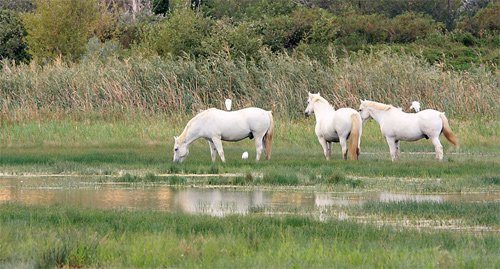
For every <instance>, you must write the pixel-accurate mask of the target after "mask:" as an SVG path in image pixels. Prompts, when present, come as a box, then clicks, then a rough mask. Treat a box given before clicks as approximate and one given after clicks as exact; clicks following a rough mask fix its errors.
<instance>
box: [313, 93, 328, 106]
mask: <svg viewBox="0 0 500 269" xmlns="http://www.w3.org/2000/svg"><path fill="white" fill-rule="evenodd" d="M312 96H313V98H312V100H311V101H312V102H313V103H315V102H321V103H326V104H330V103H328V101H326V99H325V98H323V97H321V95H319V94H313V95H312Z"/></svg>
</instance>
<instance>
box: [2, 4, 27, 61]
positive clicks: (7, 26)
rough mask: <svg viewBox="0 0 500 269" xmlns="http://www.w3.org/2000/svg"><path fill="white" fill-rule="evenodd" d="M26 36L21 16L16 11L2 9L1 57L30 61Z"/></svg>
mask: <svg viewBox="0 0 500 269" xmlns="http://www.w3.org/2000/svg"><path fill="white" fill-rule="evenodd" d="M25 36H26V30H25V29H24V26H23V25H22V23H21V20H20V18H19V17H18V16H17V15H16V14H15V13H14V12H11V11H7V10H3V11H0V59H10V60H15V61H17V62H27V61H29V59H30V56H29V54H28V52H27V45H26V43H25V41H24V38H25Z"/></svg>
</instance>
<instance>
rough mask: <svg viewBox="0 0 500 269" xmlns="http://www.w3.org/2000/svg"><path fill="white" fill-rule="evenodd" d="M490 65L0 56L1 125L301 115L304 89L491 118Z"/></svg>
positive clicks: (493, 77) (368, 56)
mask: <svg viewBox="0 0 500 269" xmlns="http://www.w3.org/2000/svg"><path fill="white" fill-rule="evenodd" d="M499 88H500V76H499V72H498V71H497V70H496V71H495V70H494V71H491V69H486V68H484V69H483V68H477V69H474V70H473V71H469V72H458V71H445V70H442V68H441V66H440V65H429V64H428V63H426V62H425V61H423V60H420V59H419V58H418V57H415V56H411V55H406V54H393V53H389V52H378V53H366V52H365V53H357V54H351V55H350V56H348V57H342V58H337V57H336V56H335V55H334V54H332V55H331V57H330V59H328V60H326V61H323V63H321V62H318V61H315V60H311V59H309V58H307V57H297V56H290V55H287V54H280V55H273V54H269V53H265V52H262V53H261V57H260V58H259V59H258V60H244V59H239V58H231V57H230V56H227V55H219V56H213V57H209V58H203V59H192V58H189V57H183V58H177V59H164V58H155V57H141V56H135V57H131V58H127V59H118V58H115V57H112V58H107V59H105V60H102V59H100V60H99V59H93V60H84V61H82V62H80V63H66V62H63V61H55V62H53V63H51V64H47V65H44V66H41V65H36V64H33V63H32V64H30V65H14V64H12V63H8V62H3V70H2V71H0V109H1V113H0V115H1V118H2V121H3V122H9V121H23V120H30V119H31V120H32V119H42V118H47V115H52V116H54V115H67V114H73V115H75V114H84V115H88V113H93V114H97V115H101V116H102V115H105V116H109V115H116V114H119V115H121V114H123V113H124V112H126V113H139V114H157V113H167V114H169V115H179V114H181V115H186V114H187V115H190V114H193V113H196V112H198V111H200V110H202V109H206V108H208V107H219V108H222V107H223V102H224V99H225V98H231V99H233V107H234V108H235V109H237V108H242V107H247V106H258V107H263V108H265V109H270V110H271V109H272V110H273V111H274V112H275V114H278V115H281V116H283V117H288V118H295V117H298V116H300V115H302V111H303V109H304V108H305V106H304V103H305V100H306V96H307V92H308V91H310V92H321V94H322V95H323V96H325V97H326V98H327V99H328V100H330V102H331V103H332V104H333V105H334V106H335V107H344V106H349V107H357V106H358V105H359V99H360V98H361V99H371V100H376V101H380V102H384V103H390V104H393V105H395V106H401V107H403V108H404V109H407V108H408V107H409V104H410V103H411V101H413V100H419V101H420V102H421V103H422V106H423V108H435V109H438V110H442V111H446V113H447V114H448V115H450V116H453V117H460V118H477V117H489V118H493V117H494V116H495V114H496V113H497V112H498V111H499V110H500V107H499V104H498V100H499V99H500V93H499V90H498V89H499Z"/></svg>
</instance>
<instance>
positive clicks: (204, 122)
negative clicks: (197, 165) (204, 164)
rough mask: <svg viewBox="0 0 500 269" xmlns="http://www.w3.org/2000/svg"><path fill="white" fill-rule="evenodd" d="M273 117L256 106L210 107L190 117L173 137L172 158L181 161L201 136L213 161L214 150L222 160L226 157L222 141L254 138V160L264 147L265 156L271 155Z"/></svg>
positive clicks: (214, 156)
mask: <svg viewBox="0 0 500 269" xmlns="http://www.w3.org/2000/svg"><path fill="white" fill-rule="evenodd" d="M273 130H274V120H273V115H272V113H271V111H266V110H263V109H260V108H256V107H250V108H245V109H241V110H237V111H223V110H219V109H216V108H210V109H207V110H205V111H203V112H200V113H199V114H198V115H196V116H195V117H194V118H192V119H191V120H190V121H189V122H188V123H187V125H186V127H185V128H184V131H183V132H182V134H181V135H179V137H174V160H173V161H174V162H182V161H184V159H185V158H186V157H187V155H188V154H189V145H190V144H191V143H193V142H194V141H195V140H197V139H199V138H204V139H206V140H207V141H208V145H209V146H210V155H211V157H212V162H215V159H216V157H217V153H218V154H219V156H220V159H221V160H222V162H225V161H226V158H225V157H224V150H223V148H222V141H230V142H235V141H240V140H243V139H245V138H250V139H255V149H256V151H257V154H256V160H257V161H258V160H259V159H260V156H261V154H262V151H263V150H264V149H265V154H266V160H269V159H271V145H272V142H273Z"/></svg>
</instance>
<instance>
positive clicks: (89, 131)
mask: <svg viewBox="0 0 500 269" xmlns="http://www.w3.org/2000/svg"><path fill="white" fill-rule="evenodd" d="M133 117H134V118H132V119H131V120H130V121H128V120H127V121H125V120H117V121H116V122H115V121H113V120H107V121H106V120H96V121H90V122H87V121H79V120H76V119H71V118H68V119H65V120H61V121H54V120H47V121H39V122H27V123H17V124H16V123H11V124H3V125H0V138H1V139H0V141H1V142H0V150H1V154H0V170H1V171H2V172H3V173H12V174H17V173H34V174H68V175H72V174H78V175H89V176H102V175H106V176H109V175H111V176H114V177H109V178H108V177H107V178H105V179H102V180H106V181H122V182H157V181H158V182H172V183H174V184H190V183H197V184H208V185H225V184H229V185H243V186H258V185H285V186H318V187H319V188H336V189H339V190H367V189H373V188H375V189H384V188H386V189H391V190H407V191H416V192H440V191H470V190H484V189H487V188H489V187H491V186H494V187H496V186H498V184H496V183H495V182H497V181H498V180H497V179H498V176H499V173H498V171H497V169H496V167H498V165H499V163H500V155H498V152H500V146H499V145H500V142H499V141H498V136H497V134H498V132H499V128H500V125H499V123H498V122H484V123H482V122H481V121H454V122H453V123H452V128H454V127H455V128H454V130H455V132H456V133H457V136H458V137H459V139H460V141H461V148H460V149H459V150H456V149H454V148H452V147H450V145H449V144H448V143H447V142H446V141H444V140H445V139H444V138H442V140H443V144H444V147H445V160H444V161H443V162H437V161H435V160H434V156H433V146H432V145H431V143H430V142H429V141H427V140H421V141H418V142H406V143H405V142H402V151H403V155H402V159H401V160H400V161H398V162H394V163H393V162H391V161H390V156H389V153H388V148H387V145H386V143H385V141H384V139H383V138H382V136H381V134H380V131H379V130H378V125H377V124H376V123H375V122H373V121H370V122H367V123H366V124H365V126H364V132H363V137H362V147H361V156H360V161H358V162H353V161H344V160H341V156H340V146H339V145H338V144H334V145H333V160H331V161H325V160H324V157H323V154H322V150H321V147H320V145H319V144H318V142H317V139H316V136H315V135H314V130H313V129H314V120H312V119H311V120H297V121H289V120H282V119H279V118H278V119H277V120H276V123H277V126H276V135H275V142H274V144H273V156H272V160H271V161H260V162H255V161H254V160H253V158H255V157H254V156H255V146H254V141H253V140H244V141H241V142H237V143H224V150H225V155H226V159H227V163H221V162H220V160H219V159H218V160H217V162H215V163H212V162H211V160H210V153H209V150H208V146H207V145H206V142H205V141H202V140H199V141H196V142H195V143H193V145H192V146H191V148H190V155H189V156H188V157H187V159H186V161H185V162H184V163H181V164H174V163H172V161H171V160H172V140H173V139H172V137H173V136H174V135H178V134H179V133H180V132H181V130H182V128H183V127H184V124H185V122H186V121H187V120H188V119H187V118H182V119H173V118H172V119H171V118H164V117H140V116H137V115H136V116H133ZM129 122H130V124H128V123H129ZM68 126H70V127H68ZM243 151H248V152H249V153H250V159H249V160H246V161H245V160H242V159H241V157H240V156H241V153H242V152H243ZM415 152H427V153H428V154H410V153H415ZM226 173H237V174H239V176H237V177H236V178H227V177H224V176H222V177H220V178H214V177H210V178H209V179H208V178H197V179H192V178H183V177H182V176H180V177H177V178H174V179H172V177H166V178H165V177H162V176H160V175H163V174H226ZM407 178H417V179H419V180H418V181H417V183H412V182H410V183H407V184H400V183H399V184H398V182H401V181H402V180H404V179H407Z"/></svg>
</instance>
